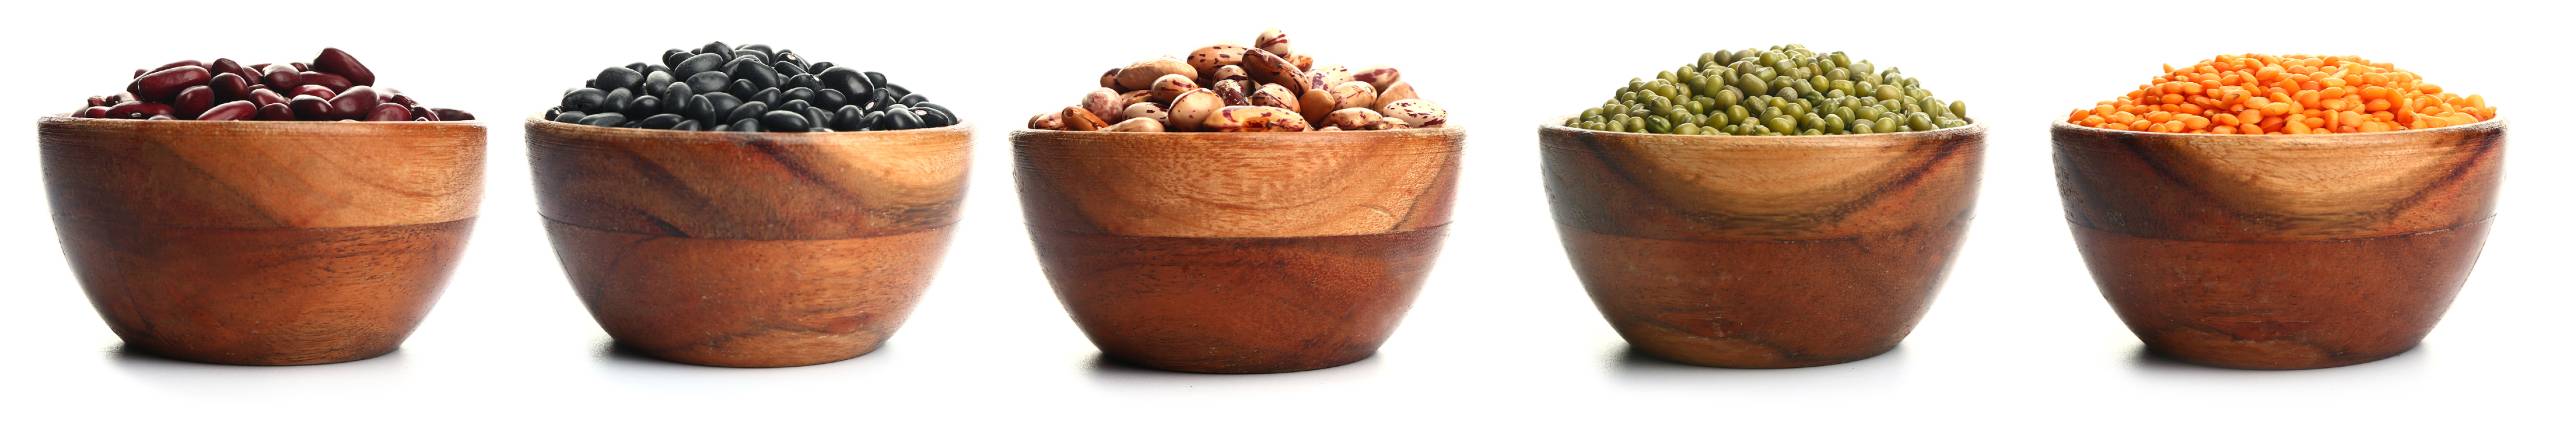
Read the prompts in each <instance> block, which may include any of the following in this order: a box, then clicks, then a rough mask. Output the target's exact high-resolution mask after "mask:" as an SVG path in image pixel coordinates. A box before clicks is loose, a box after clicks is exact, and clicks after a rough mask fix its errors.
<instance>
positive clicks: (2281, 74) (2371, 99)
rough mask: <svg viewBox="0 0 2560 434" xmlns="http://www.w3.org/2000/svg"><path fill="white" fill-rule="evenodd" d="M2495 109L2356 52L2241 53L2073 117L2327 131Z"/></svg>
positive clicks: (2410, 123)
mask: <svg viewBox="0 0 2560 434" xmlns="http://www.w3.org/2000/svg"><path fill="white" fill-rule="evenodd" d="M2497 117H2498V109H2497V108H2496V107H2490V106H2489V104H2488V102H2486V101H2483V100H2482V99H2481V98H2480V96H2479V95H2458V94H2450V93H2445V91H2444V87H2442V86H2438V85H2436V84H2434V83H2427V82H2425V81H2422V80H2420V79H2419V77H2418V74H2416V73H2412V72H2407V71H2401V70H2399V68H2397V67H2394V66H2392V65H2391V64H2389V63H2380V62H2372V61H2367V60H2365V59H2364V58H2360V57H2355V56H2309V55H2281V56H2279V55H2266V54H2239V55H2222V56H2215V57H2214V58H2213V59H2209V60H2206V61H2204V62H2199V63H2197V64H2195V65H2194V66H2188V67H2185V68H2178V67H2174V66H2170V65H2161V66H2160V76H2159V77H2154V78H2152V79H2151V83H2150V84H2149V85H2145V86H2142V88H2140V89H2137V90H2134V91H2133V92H2132V93H2128V94H2125V96H2124V97H2121V98H2116V99H2115V100H2114V101H2107V102H2100V103H2098V104H2097V105H2096V106H2094V107H2091V108H2088V109H2082V110H2072V111H2071V116H2070V118H2068V122H2071V123H2073V124H2077V125H2081V126H2088V127H2096V128H2106V129H2116V130H2131V131H2153V132H2184V133H2208V134H2323V133H2332V132H2335V133H2348V132H2374V131H2399V130H2408V129H2417V128H2437V127H2446V126H2454V125H2462V124H2469V123H2474V122H2481V121H2486V120H2490V119H2496V118H2497Z"/></svg>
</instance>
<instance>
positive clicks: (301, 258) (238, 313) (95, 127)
mask: <svg viewBox="0 0 2560 434" xmlns="http://www.w3.org/2000/svg"><path fill="white" fill-rule="evenodd" d="M38 131H39V141H40V142H41V143H42V147H43V150H42V153H43V157H42V160H43V162H44V169H45V185H46V190H47V192H48V193H49V196H50V198H51V202H52V204H53V211H54V212H53V214H54V227H55V229H56V231H57V233H58V234H59V235H60V236H61V240H62V245H63V251H64V253H65V256H67V257H68V258H69V260H70V262H71V265H72V269H73V271H74V273H75V274H77V275H78V277H79V280H80V283H81V287H82V288H83V289H84V290H85V291H86V292H87V293H88V295H89V299H90V302H91V303H92V304H93V305H95V307H97V309H98V312H99V314H100V315H101V316H103V317H104V318H105V319H106V321H107V324H108V326H109V328H110V329H113V330H114V331H115V332H116V334H117V336H119V337H122V338H123V339H124V340H125V342H126V343H127V344H129V345H132V346H133V347H135V348H138V349H141V350H144V351H149V352H152V353H156V354H160V355H164V356H168V357H172V358H177V359H183V360H194V361H202V362H212V363H230V364H246V365H301V364H318V363H335V362H344V361H351V360H360V359H365V358H370V357H374V356H378V355H381V354H384V353H388V352H390V351H392V350H393V349H396V348H398V347H399V345H400V342H401V341H402V340H405V339H406V338H407V337H408V335H409V333H410V332H411V331H413V330H415V329H416V327H417V325H418V323H419V321H420V320H421V319H422V318H424V317H425V315H426V313H427V311H428V309H429V308H430V307H431V306H433V305H434V304H435V300H436V297H437V295H438V294H440V293H441V292H442V290H443V286H444V282H445V279H446V277H447V276H448V275H450V274H451V272H452V270H453V266H454V263H455V261H456V259H457V258H458V257H459V256H460V255H461V252H462V248H463V245H464V242H465V241H466V240H467V239H468V238H469V235H470V231H471V224H472V221H473V216H474V215H475V214H476V213H477V210H478V206H479V198H480V189H481V179H480V175H481V170H482V165H483V163H482V161H483V158H484V152H485V141H486V131H485V130H484V129H483V128H482V127H480V126H479V125H477V124H472V123H462V122H178V121H131V120H102V119H70V118H46V119H44V120H42V121H40V122H39V126H38Z"/></svg>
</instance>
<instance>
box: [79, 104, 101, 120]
mask: <svg viewBox="0 0 2560 434" xmlns="http://www.w3.org/2000/svg"><path fill="white" fill-rule="evenodd" d="M76 117H84V118H104V117H107V108H106V107H99V106H89V108H85V109H80V114H79V115H77V116H76Z"/></svg>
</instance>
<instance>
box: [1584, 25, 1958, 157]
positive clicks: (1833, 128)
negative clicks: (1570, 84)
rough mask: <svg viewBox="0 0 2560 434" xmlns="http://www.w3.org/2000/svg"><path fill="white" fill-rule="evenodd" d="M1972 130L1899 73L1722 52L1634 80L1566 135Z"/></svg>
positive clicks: (1809, 58)
mask: <svg viewBox="0 0 2560 434" xmlns="http://www.w3.org/2000/svg"><path fill="white" fill-rule="evenodd" d="M1970 123H1972V119H1971V118H1967V117H1965V113H1964V102H1962V101H1955V102H1949V101H1944V100H1940V99H1938V98H1937V97H1935V96H1931V95H1930V94H1929V90H1928V89H1924V88H1921V87H1920V80H1919V79H1914V78H1911V77H1909V76H1905V75H1903V74H1902V71H1901V70H1899V69H1895V68H1885V69H1884V70H1881V71H1879V70H1877V69H1876V67H1875V65H1874V64H1870V63H1867V62H1866V61H1863V60H1856V59H1851V58H1849V55H1847V54H1842V53H1841V52H1837V51H1834V52H1830V53H1817V52H1815V51H1813V50H1810V49H1806V48H1805V47H1804V46H1802V45H1785V46H1777V47H1770V48H1769V49H1768V50H1742V51H1740V52H1734V51H1723V50H1719V51H1716V52H1714V53H1708V54H1703V55H1699V56H1698V61H1697V63H1694V64H1688V65H1680V67H1679V68H1678V69H1673V70H1669V71H1663V72H1662V73H1660V74H1656V75H1655V76H1654V78H1653V79H1652V80H1644V79H1635V80H1630V81H1628V83H1627V86H1626V87H1624V88H1620V89H1618V94H1617V97H1616V98H1613V99H1610V100H1609V102H1607V103H1604V104H1601V105H1600V106H1599V107H1595V108H1592V109H1590V110H1584V111H1582V114H1581V116H1576V117H1575V118H1574V119H1573V120H1571V121H1568V122H1567V125H1570V126H1573V127H1576V128H1582V129H1587V130H1599V131H1615V132H1624V133H1653V134H1683V135H1748V136H1783V135H1798V136H1811V135H1825V134H1871V133H1893V132H1906V131H1929V130H1935V129H1941V128H1955V127H1960V126H1964V125H1966V124H1970Z"/></svg>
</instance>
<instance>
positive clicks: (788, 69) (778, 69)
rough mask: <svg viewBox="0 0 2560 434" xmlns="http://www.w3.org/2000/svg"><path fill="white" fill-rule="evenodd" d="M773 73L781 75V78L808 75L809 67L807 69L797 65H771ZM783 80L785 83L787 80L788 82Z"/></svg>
mask: <svg viewBox="0 0 2560 434" xmlns="http://www.w3.org/2000/svg"><path fill="white" fill-rule="evenodd" d="M773 73H775V74H782V76H784V77H790V76H795V75H801V74H808V73H809V67H807V66H800V64H797V63H776V64H773ZM783 80H786V82H787V81H788V80H790V79H788V78H786V79H783Z"/></svg>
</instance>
